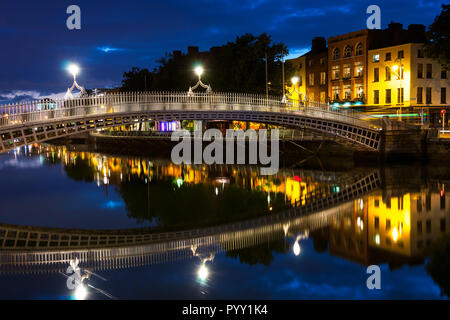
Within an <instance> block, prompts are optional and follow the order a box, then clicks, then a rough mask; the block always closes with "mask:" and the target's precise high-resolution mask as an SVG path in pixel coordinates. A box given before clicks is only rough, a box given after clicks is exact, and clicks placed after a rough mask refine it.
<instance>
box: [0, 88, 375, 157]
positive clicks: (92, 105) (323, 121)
mask: <svg viewBox="0 0 450 320" xmlns="http://www.w3.org/2000/svg"><path fill="white" fill-rule="evenodd" d="M54 105H55V107H54V108H51V109H45V110H43V109H42V108H38V103H37V102H32V103H28V104H20V105H19V104H17V105H12V106H11V105H8V106H0V113H1V114H2V117H1V119H0V148H1V150H0V151H1V152H5V151H8V150H11V149H13V148H15V147H18V146H22V145H27V144H32V143H39V142H45V141H48V140H51V139H54V138H60V137H66V136H69V135H75V134H79V133H83V132H86V131H92V130H101V129H104V128H109V127H115V126H121V125H125V124H134V123H140V122H147V121H153V120H157V121H159V120H161V121H171V120H237V121H252V122H262V123H269V124H274V125H280V126H285V127H292V128H300V129H309V130H312V131H316V132H319V133H321V134H325V135H331V136H334V137H337V138H339V139H342V140H344V141H349V142H351V143H353V144H356V145H358V146H360V147H362V148H365V149H367V150H372V151H378V150H379V148H380V141H381V136H380V132H379V131H378V130H377V129H376V128H375V127H374V126H373V124H371V123H370V122H369V121H367V116H366V115H363V114H359V113H356V112H354V111H352V110H342V109H339V110H335V109H333V108H332V107H331V106H329V105H326V104H320V103H316V102H307V103H299V102H298V101H297V102H288V103H282V102H281V101H279V100H278V99H275V98H269V99H267V98H266V97H265V96H259V95H246V94H230V93H209V94H198V95H195V96H190V95H188V94H187V93H170V92H166V93H121V94H112V95H106V96H103V97H97V96H93V97H82V98H77V99H71V100H59V101H56V102H55V104H54Z"/></svg>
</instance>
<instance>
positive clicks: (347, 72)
mask: <svg viewBox="0 0 450 320" xmlns="http://www.w3.org/2000/svg"><path fill="white" fill-rule="evenodd" d="M350 72H351V71H350V64H344V79H350V78H351V77H352V76H351V74H350Z"/></svg>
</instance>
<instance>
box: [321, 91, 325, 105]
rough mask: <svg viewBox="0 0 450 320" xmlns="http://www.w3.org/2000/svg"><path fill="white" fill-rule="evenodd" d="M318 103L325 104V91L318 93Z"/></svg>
mask: <svg viewBox="0 0 450 320" xmlns="http://www.w3.org/2000/svg"><path fill="white" fill-rule="evenodd" d="M320 102H323V103H325V91H322V92H320Z"/></svg>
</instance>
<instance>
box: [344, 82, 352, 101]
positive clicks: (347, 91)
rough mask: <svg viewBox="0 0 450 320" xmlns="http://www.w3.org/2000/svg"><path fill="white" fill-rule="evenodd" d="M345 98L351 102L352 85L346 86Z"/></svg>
mask: <svg viewBox="0 0 450 320" xmlns="http://www.w3.org/2000/svg"><path fill="white" fill-rule="evenodd" d="M344 97H345V99H347V100H350V99H351V98H352V86H351V85H350V84H346V85H345V86H344Z"/></svg>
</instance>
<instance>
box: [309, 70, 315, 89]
mask: <svg viewBox="0 0 450 320" xmlns="http://www.w3.org/2000/svg"><path fill="white" fill-rule="evenodd" d="M309 85H310V86H313V85H314V73H310V74H309Z"/></svg>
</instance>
